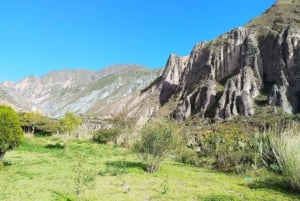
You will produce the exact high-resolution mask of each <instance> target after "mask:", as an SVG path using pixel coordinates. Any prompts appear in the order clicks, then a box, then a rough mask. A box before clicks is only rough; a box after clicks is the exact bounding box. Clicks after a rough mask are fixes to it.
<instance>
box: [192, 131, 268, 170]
mask: <svg viewBox="0 0 300 201" xmlns="http://www.w3.org/2000/svg"><path fill="white" fill-rule="evenodd" d="M198 140H199V142H200V144H201V151H200V152H199V157H200V159H199V160H200V162H199V163H200V164H202V165H207V166H210V167H211V166H213V167H215V168H216V169H218V170H221V171H225V172H235V173H245V172H247V171H248V170H249V169H253V168H256V167H259V166H262V165H263V164H262V160H261V158H262V157H261V156H262V146H263V145H264V141H265V138H264V137H263V136H262V135H259V134H252V133H246V132H242V131H240V130H238V129H237V128H234V127H232V128H228V127H224V128H222V127H221V126H220V128H219V129H218V130H217V131H216V132H213V133H209V134H206V135H200V136H198ZM202 161H203V162H202ZM205 161H207V162H208V163H207V162H205ZM209 163H211V164H209Z"/></svg>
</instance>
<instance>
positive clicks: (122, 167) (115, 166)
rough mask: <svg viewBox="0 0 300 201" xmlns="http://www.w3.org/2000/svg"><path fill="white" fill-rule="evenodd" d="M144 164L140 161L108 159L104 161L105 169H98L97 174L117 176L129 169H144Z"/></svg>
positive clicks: (127, 171)
mask: <svg viewBox="0 0 300 201" xmlns="http://www.w3.org/2000/svg"><path fill="white" fill-rule="evenodd" d="M146 167H147V166H146V165H145V164H143V163H142V162H132V161H125V160H119V161H108V162H106V163H105V170H100V171H99V173H98V174H99V175H102V176H117V175H121V174H127V173H129V172H130V169H141V170H146Z"/></svg>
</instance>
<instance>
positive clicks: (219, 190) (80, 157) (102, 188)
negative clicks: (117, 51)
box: [0, 137, 300, 201]
mask: <svg viewBox="0 0 300 201" xmlns="http://www.w3.org/2000/svg"><path fill="white" fill-rule="evenodd" d="M57 142H59V143H61V141H60V139H57V138H51V137H46V138H41V137H38V138H30V139H27V141H25V143H24V144H23V145H22V146H21V147H19V148H18V149H16V150H14V151H10V152H8V153H7V155H6V157H5V160H7V161H10V162H11V165H9V166H5V167H4V168H3V169H2V170H0V189H1V193H0V200H4V201H6V200H7V201H11V200H22V201H23V200H39V201H43V200H47V201H48V200H78V199H80V200H105V201H110V200H112V201H115V200H118V201H119V200H125V201H126V200H128V201H132V200H141V201H146V200H147V201H150V200H155V201H156V200H183V201H184V200H191V201H194V200H299V199H300V196H298V195H290V194H288V193H287V192H284V191H281V190H280V189H276V188H272V183H270V182H269V183H268V182H267V181H265V179H268V178H269V177H271V178H273V177H275V178H276V176H274V175H271V176H270V175H269V173H266V172H265V171H263V172H257V173H256V175H247V176H237V175H228V174H225V173H219V172H215V171H212V170H207V169H202V168H197V167H192V166H187V165H183V164H181V163H177V162H174V161H172V160H165V161H164V162H163V164H162V165H161V167H160V171H158V172H157V173H155V174H148V173H146V172H145V171H144V168H145V164H144V163H142V161H140V159H139V158H137V156H136V154H133V153H131V152H130V151H128V150H127V149H124V148H120V147H115V146H111V145H99V144H94V143H92V142H90V141H87V140H85V141H76V140H70V141H68V142H67V144H66V145H64V146H60V145H59V146H56V144H57ZM49 145H53V146H49ZM79 163H80V164H81V168H79V166H78V164H79ZM78 172H79V173H80V174H78ZM262 175H265V176H264V177H259V176H262ZM248 177H251V179H250V180H249V179H245V178H248ZM78 181H80V184H78ZM274 186H276V184H275V183H274ZM78 187H80V188H79V189H80V191H78V190H77V189H78Z"/></svg>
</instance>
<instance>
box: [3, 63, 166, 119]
mask: <svg viewBox="0 0 300 201" xmlns="http://www.w3.org/2000/svg"><path fill="white" fill-rule="evenodd" d="M159 73H160V70H154V71H151V70H148V69H146V68H144V67H141V66H137V65H115V66H111V67H108V68H105V69H103V70H101V71H98V72H94V71H90V70H85V69H78V70H62V71H54V72H50V73H49V74H47V75H45V76H43V77H35V76H30V77H27V78H24V79H23V80H21V81H19V82H17V83H12V82H4V83H2V84H1V85H0V88H1V96H0V99H1V100H2V102H3V103H7V104H10V105H12V106H14V107H15V108H16V109H17V110H20V111H26V110H38V111H40V112H41V113H43V114H44V115H47V116H50V117H60V116H62V115H64V113H65V112H67V111H70V112H74V113H76V114H85V113H89V114H98V113H100V112H101V114H102V115H110V114H112V113H111V112H113V114H114V113H118V112H121V111H122V110H123V109H124V108H123V107H119V108H118V109H115V110H113V107H112V103H115V102H118V101H121V100H122V99H123V98H125V97H127V96H129V95H131V94H133V93H136V92H138V91H139V90H140V89H142V88H143V87H145V86H147V85H148V84H149V83H150V82H151V81H153V80H154V79H155V78H156V77H157V76H158V75H159ZM25 100H26V101H25Z"/></svg>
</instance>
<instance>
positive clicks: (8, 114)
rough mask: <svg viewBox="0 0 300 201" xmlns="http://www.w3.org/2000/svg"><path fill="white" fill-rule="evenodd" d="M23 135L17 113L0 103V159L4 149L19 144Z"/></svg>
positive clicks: (6, 149)
mask: <svg viewBox="0 0 300 201" xmlns="http://www.w3.org/2000/svg"><path fill="white" fill-rule="evenodd" d="M23 137H24V135H23V132H22V128H21V123H20V119H19V116H18V115H17V113H16V112H15V111H14V110H13V109H12V108H11V107H8V106H3V105H0V160H1V159H2V158H3V157H4V155H5V153H6V151H8V150H10V149H13V148H14V147H17V146H19V145H20V144H21V143H22V141H23Z"/></svg>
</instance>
